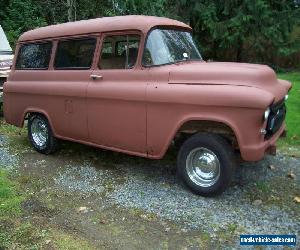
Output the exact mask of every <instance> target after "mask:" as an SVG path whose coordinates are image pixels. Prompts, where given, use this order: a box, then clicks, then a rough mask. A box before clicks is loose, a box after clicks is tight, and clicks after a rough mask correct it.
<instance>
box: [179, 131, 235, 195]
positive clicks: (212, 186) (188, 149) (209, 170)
mask: <svg viewBox="0 0 300 250" xmlns="http://www.w3.org/2000/svg"><path fill="white" fill-rule="evenodd" d="M235 166H236V159H235V156H234V151H233V149H232V147H231V146H230V145H229V144H228V142H227V141H226V140H225V139H224V138H222V137H221V136H219V135H214V134H196V135H193V136H191V137H190V138H189V139H187V140H186V141H185V142H184V143H183V145H182V146H181V148H180V151H179V154H178V166H177V168H178V169H177V171H178V174H179V177H180V178H181V179H182V180H183V181H184V183H185V184H186V185H187V186H188V187H189V188H190V189H191V190H192V191H193V192H195V193H197V194H200V195H203V196H213V195H217V194H220V193H222V192H223V191H224V190H225V189H226V188H227V187H228V185H229V184H230V182H231V179H232V176H233V173H234V169H235Z"/></svg>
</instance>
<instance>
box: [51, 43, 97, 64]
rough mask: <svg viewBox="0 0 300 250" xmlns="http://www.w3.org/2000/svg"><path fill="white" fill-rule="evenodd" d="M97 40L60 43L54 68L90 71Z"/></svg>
mask: <svg viewBox="0 0 300 250" xmlns="http://www.w3.org/2000/svg"><path fill="white" fill-rule="evenodd" d="M95 47H96V38H84V39H73V40H66V41H60V42H59V43H58V46H57V52H56V57H55V63H54V67H55V68H56V69H89V68H90V67H91V65H92V61H93V57H94V51H95Z"/></svg>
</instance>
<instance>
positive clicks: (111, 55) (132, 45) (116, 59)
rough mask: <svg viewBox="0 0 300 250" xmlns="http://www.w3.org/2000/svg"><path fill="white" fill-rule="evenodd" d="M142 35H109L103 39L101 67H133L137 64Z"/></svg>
mask: <svg viewBox="0 0 300 250" xmlns="http://www.w3.org/2000/svg"><path fill="white" fill-rule="evenodd" d="M139 45H140V36H138V35H124V36H107V37H105V39H104V41H103V46H102V50H101V58H100V62H99V68H101V69H131V68H133V67H134V66H135V64H136V60H137V56H138V50H139Z"/></svg>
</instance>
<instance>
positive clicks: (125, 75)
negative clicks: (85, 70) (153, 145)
mask: <svg viewBox="0 0 300 250" xmlns="http://www.w3.org/2000/svg"><path fill="white" fill-rule="evenodd" d="M140 41H141V35H140V34H137V33H122V34H105V35H104V36H103V38H102V42H101V44H100V46H99V50H98V55H97V56H98V58H99V62H98V65H97V69H95V71H93V73H92V80H91V82H90V84H89V86H88V91H87V104H88V127H89V135H90V140H91V141H92V142H94V143H97V144H99V145H103V146H106V147H109V148H115V149H118V150H120V151H125V152H128V153H130V152H131V153H135V154H139V155H145V154H146V102H145V100H146V83H147V73H146V70H142V69H141V67H140V66H139V65H140V64H139V63H138V61H139V57H138V55H139V54H140V53H141V51H142V48H141V46H140V44H141V43H140Z"/></svg>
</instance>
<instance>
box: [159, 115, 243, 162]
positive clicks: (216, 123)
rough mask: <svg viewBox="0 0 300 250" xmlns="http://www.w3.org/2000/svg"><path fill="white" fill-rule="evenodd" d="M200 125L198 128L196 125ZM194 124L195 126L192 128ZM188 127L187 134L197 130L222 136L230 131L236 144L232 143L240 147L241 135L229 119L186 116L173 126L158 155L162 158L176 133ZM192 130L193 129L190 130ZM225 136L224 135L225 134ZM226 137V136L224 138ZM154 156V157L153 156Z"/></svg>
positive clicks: (184, 130) (185, 130)
mask: <svg viewBox="0 0 300 250" xmlns="http://www.w3.org/2000/svg"><path fill="white" fill-rule="evenodd" d="M198 125H200V129H199V127H198V129H197V126H198ZM194 126H196V128H194ZM209 126H212V127H209ZM216 128H218V131H214V129H216ZM189 129H190V132H189V133H187V134H189V136H191V135H193V134H195V133H198V132H210V133H216V134H220V135H222V136H224V133H223V132H226V131H227V132H229V133H231V136H233V138H232V139H234V140H235V142H236V144H235V145H234V146H235V147H236V148H238V149H240V145H241V135H240V131H239V129H238V127H237V126H236V125H235V124H234V123H233V122H231V121H228V120H226V119H221V118H217V117H186V118H184V119H182V120H180V121H179V122H178V123H177V124H176V126H174V129H173V131H172V132H171V133H170V136H169V137H168V140H167V143H166V144H165V145H164V147H163V150H162V152H161V154H160V157H158V158H162V157H163V156H164V155H165V153H166V152H167V150H168V149H169V147H170V146H171V145H172V141H173V140H174V139H176V137H177V136H178V134H180V133H182V132H184V133H185V132H187V131H188V130H189ZM192 130H194V131H192ZM225 138H226V136H225ZM226 139H228V138H226ZM155 158H156V157H155Z"/></svg>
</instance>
